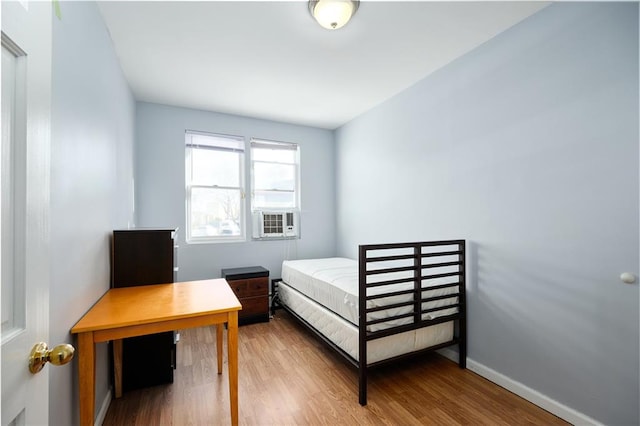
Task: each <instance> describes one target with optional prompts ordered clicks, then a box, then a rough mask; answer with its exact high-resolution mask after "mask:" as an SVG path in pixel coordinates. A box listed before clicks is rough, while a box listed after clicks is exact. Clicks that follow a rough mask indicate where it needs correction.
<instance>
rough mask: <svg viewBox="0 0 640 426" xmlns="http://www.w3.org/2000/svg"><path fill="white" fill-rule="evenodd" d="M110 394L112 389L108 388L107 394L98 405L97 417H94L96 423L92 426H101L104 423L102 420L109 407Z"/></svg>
mask: <svg viewBox="0 0 640 426" xmlns="http://www.w3.org/2000/svg"><path fill="white" fill-rule="evenodd" d="M111 392H112V389H111V388H109V392H107V395H106V396H105V397H104V400H102V405H100V411H98V417H96V422H95V424H94V426H102V423H104V418H105V417H107V410H108V409H109V405H111Z"/></svg>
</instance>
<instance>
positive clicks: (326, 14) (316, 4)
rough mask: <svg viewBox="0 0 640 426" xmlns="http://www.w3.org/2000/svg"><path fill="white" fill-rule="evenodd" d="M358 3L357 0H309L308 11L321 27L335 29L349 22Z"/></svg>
mask: <svg viewBox="0 0 640 426" xmlns="http://www.w3.org/2000/svg"><path fill="white" fill-rule="evenodd" d="M359 3H360V1H357V0H356V1H354V0H311V1H309V11H310V12H311V15H312V16H313V17H314V18H315V20H316V21H318V23H319V24H320V25H321V26H322V27H324V28H326V29H328V30H337V29H338V28H342V27H343V26H345V24H346V23H347V22H349V20H350V19H351V17H352V16H353V14H354V13H355V12H356V10H358V5H359Z"/></svg>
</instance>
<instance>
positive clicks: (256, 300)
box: [238, 296, 269, 318]
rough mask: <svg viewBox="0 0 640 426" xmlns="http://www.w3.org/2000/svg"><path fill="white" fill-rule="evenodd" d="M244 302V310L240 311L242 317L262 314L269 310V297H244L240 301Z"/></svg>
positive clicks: (239, 314)
mask: <svg viewBox="0 0 640 426" xmlns="http://www.w3.org/2000/svg"><path fill="white" fill-rule="evenodd" d="M240 304H242V310H241V311H240V312H238V316H239V317H240V318H242V317H246V316H251V315H260V314H265V313H268V312H269V297H268V296H264V297H249V298H248V299H242V300H241V301H240Z"/></svg>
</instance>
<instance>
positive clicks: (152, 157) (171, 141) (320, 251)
mask: <svg viewBox="0 0 640 426" xmlns="http://www.w3.org/2000/svg"><path fill="white" fill-rule="evenodd" d="M187 129H188V130H199V131H205V132H213V133H223V134H229V135H238V136H243V137H245V140H246V141H247V143H248V141H249V140H250V138H251V137H258V138H264V139H270V140H278V141H285V142H295V143H298V144H300V167H301V191H300V192H301V205H302V212H301V221H300V222H301V238H300V239H297V240H286V241H251V239H250V238H248V240H247V241H246V242H240V243H223V244H186V243H185V232H184V230H185V148H184V132H185V130H187ZM136 134H137V136H136V217H137V223H136V225H137V226H142V227H174V226H175V227H179V228H180V230H181V231H179V232H178V240H179V249H178V264H179V268H180V270H179V273H178V279H179V280H181V281H186V280H196V279H207V278H218V277H220V269H222V268H233V267H241V266H251V265H261V266H263V267H265V268H267V269H269V271H270V274H271V277H272V278H276V277H279V276H280V267H281V263H282V260H283V259H286V258H296V257H326V256H332V255H333V254H334V252H335V167H334V154H335V153H334V141H333V133H332V132H331V131H329V130H323V129H316V128H311V127H304V126H296V125H290V124H283V123H277V122H273V121H265V120H257V119H252V118H246V117H239V116H233V115H226V114H219V113H215V112H207V111H199V110H193V109H185V108H177V107H170V106H164V105H157V104H150V103H138V104H137V107H136ZM245 159H246V160H247V165H246V168H245V169H246V177H245V181H246V182H250V180H249V170H250V169H249V163H248V160H249V155H246V156H245ZM247 188H248V187H247ZM248 229H249V230H250V227H248ZM249 232H250V231H249Z"/></svg>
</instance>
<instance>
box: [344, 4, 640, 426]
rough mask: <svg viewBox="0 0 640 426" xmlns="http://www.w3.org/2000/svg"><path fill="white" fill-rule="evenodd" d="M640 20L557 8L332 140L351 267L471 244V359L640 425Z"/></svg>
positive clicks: (573, 404) (618, 8)
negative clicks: (438, 244)
mask: <svg viewBox="0 0 640 426" xmlns="http://www.w3.org/2000/svg"><path fill="white" fill-rule="evenodd" d="M638 113H639V111H638V4H637V3H555V4H552V5H551V6H549V7H547V8H545V9H543V10H542V11H541V12H539V13H537V14H536V15H533V16H532V17H530V18H529V19H527V20H525V21H523V22H521V23H520V24H518V25H516V26H514V27H512V28H511V29H509V30H507V31H506V32H504V33H502V34H500V35H499V36H497V37H495V38H494V39H492V40H490V41H489V42H487V43H485V44H484V45H482V46H480V47H479V48H477V49H475V50H474V51H472V52H470V53H469V54H467V55H465V56H464V57H462V58H460V59H458V60H456V61H455V62H453V63H451V64H449V65H448V66H446V67H444V68H442V69H441V70H439V71H437V72H436V73H434V74H433V75H431V76H429V77H427V78H425V79H424V80H422V81H420V82H419V83H417V84H416V85H414V86H413V87H411V88H409V89H407V90H406V91H404V92H402V93H401V94H399V95H397V96H395V97H394V98H392V99H390V100H388V101H387V102H385V103H383V104H382V105H380V106H378V107H377V108H375V109H373V110H371V111H369V112H367V113H365V114H363V115H362V116H360V117H358V118H356V119H354V120H353V121H351V122H350V123H348V124H346V125H345V126H343V127H342V128H340V129H338V130H337V131H336V158H337V165H336V167H337V182H336V188H337V194H336V198H337V208H338V219H337V225H338V228H337V229H338V254H339V255H345V256H350V257H355V256H356V255H357V245H358V244H362V243H381V242H393V241H412V240H437V239H451V238H464V239H467V241H468V243H469V247H468V252H469V258H468V262H469V265H470V266H469V268H468V271H467V272H468V278H469V279H468V284H469V288H468V313H469V317H468V329H469V357H470V359H472V360H473V361H475V362H476V363H478V364H480V365H483V366H485V367H488V368H490V369H493V370H495V371H497V372H498V373H500V374H502V375H504V376H506V377H507V378H509V379H511V380H513V381H515V382H518V383H520V384H522V385H524V386H526V387H528V388H530V389H532V390H533V391H537V392H540V393H541V394H543V395H544V396H546V397H548V398H550V399H552V400H554V401H556V402H558V403H560V404H562V405H564V406H566V407H568V408H569V409H573V410H576V411H578V412H579V413H582V414H584V415H585V416H587V418H591V419H594V420H596V421H599V422H602V423H604V424H611V425H628V424H638V422H639V420H640V419H639V418H638V399H639V391H638V378H639V372H638V358H639V354H638V347H639V344H638V343H639V342H638V335H639V326H638V324H639V318H638V283H637V282H636V283H635V284H633V285H629V284H624V283H622V282H621V281H620V279H619V275H620V273H622V272H625V271H629V272H632V273H634V274H636V275H638V272H639V271H638V259H639V253H638V236H639V234H638V217H639V213H638V187H639V183H638V180H639V179H638Z"/></svg>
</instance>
